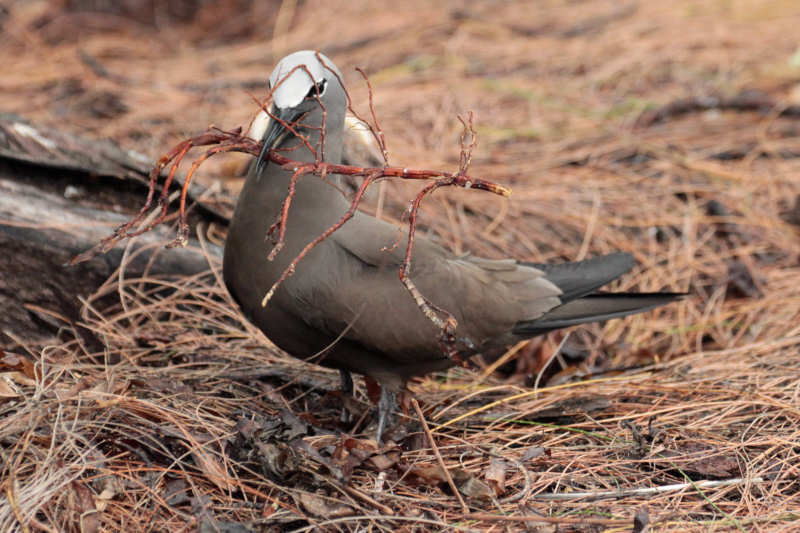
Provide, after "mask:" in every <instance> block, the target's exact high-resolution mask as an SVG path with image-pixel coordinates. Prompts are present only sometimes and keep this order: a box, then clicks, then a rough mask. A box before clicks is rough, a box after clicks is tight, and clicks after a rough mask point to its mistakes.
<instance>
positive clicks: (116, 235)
mask: <svg viewBox="0 0 800 533" xmlns="http://www.w3.org/2000/svg"><path fill="white" fill-rule="evenodd" d="M317 59H318V60H319V61H320V62H321V63H323V65H325V63H324V61H323V60H322V58H321V56H319V54H318V55H317ZM326 68H327V69H328V70H330V71H331V72H332V73H333V74H334V75H336V76H337V78H338V73H336V72H335V71H334V70H333V69H332V68H331V67H330V66H327V65H326ZM298 69H302V70H304V71H305V72H306V74H307V75H308V76H309V77H311V78H312V80H313V76H311V73H310V71H309V70H308V68H307V67H306V66H305V65H298V66H296V67H294V68H293V69H292V70H290V71H289V72H288V73H287V74H286V75H285V76H283V77H282V78H281V79H280V80H279V81H278V82H277V83H276V84H275V85H274V86H273V87H271V90H270V92H269V95H268V97H267V98H266V99H265V100H264V101H259V102H258V104H259V108H260V110H261V111H263V112H265V113H267V114H268V115H269V116H270V118H271V119H273V120H275V121H277V122H279V123H280V124H281V125H282V126H283V127H284V128H286V130H287V131H289V132H290V133H291V134H293V135H295V136H296V137H297V138H299V139H300V140H301V143H302V145H304V146H305V147H306V148H308V149H309V151H311V153H312V154H313V155H314V157H315V162H314V163H307V162H301V161H297V160H294V159H290V158H289V157H286V156H285V155H283V154H281V153H278V151H277V150H273V149H271V147H266V146H263V144H262V143H261V142H258V141H256V140H253V139H251V138H249V137H247V136H246V135H242V129H241V128H237V129H236V130H232V131H223V130H220V129H218V128H214V127H213V126H212V127H211V128H209V130H208V131H206V132H205V133H203V134H201V135H198V136H196V137H192V138H190V139H187V140H185V141H183V142H181V143H179V144H178V145H176V146H175V147H174V148H173V149H171V150H170V151H168V152H167V153H166V154H164V155H163V156H162V157H161V158H160V159H159V160H158V162H157V163H156V165H155V167H154V168H153V170H152V171H151V173H150V180H149V187H148V194H147V200H146V202H145V205H144V206H143V207H142V208H141V209H140V211H139V213H138V214H137V215H136V216H135V217H134V218H133V219H131V220H130V221H128V222H126V223H125V224H122V225H121V226H119V227H118V228H117V229H116V230H115V231H114V232H113V233H112V234H111V235H109V236H108V237H106V238H105V239H103V240H102V241H100V243H98V244H97V245H96V246H94V247H93V248H92V249H90V250H88V251H86V252H84V253H82V254H80V255H78V256H76V257H74V258H73V259H72V260H71V261H70V264H73V265H74V264H76V263H80V262H82V261H86V260H88V259H91V258H92V257H94V256H95V255H97V254H98V253H103V252H107V251H108V250H110V249H111V248H112V247H113V246H114V245H115V244H116V243H117V242H119V241H120V240H122V239H126V238H131V237H134V236H136V235H140V234H142V233H144V232H146V231H149V230H150V229H152V228H153V227H155V226H156V225H158V224H159V223H161V222H163V221H164V220H165V218H166V217H167V211H168V206H169V203H170V202H169V187H170V186H171V184H172V181H173V179H174V177H175V174H176V172H177V169H178V167H179V166H180V164H181V162H182V161H183V158H184V157H185V156H186V154H187V153H188V152H189V151H190V150H191V149H192V148H194V147H198V146H211V148H209V149H207V150H206V151H205V152H204V153H203V154H201V155H200V156H199V157H198V158H197V159H195V160H194V161H193V162H192V165H191V167H190V168H189V171H188V172H187V174H186V178H185V179H184V181H183V187H182V189H181V195H180V207H179V213H180V216H179V223H178V232H177V236H176V237H175V239H174V240H173V241H172V242H170V243H169V244H167V246H168V247H174V246H185V245H186V243H187V239H188V235H189V226H188V224H187V223H186V199H187V197H188V191H189V185H190V184H191V181H192V179H193V178H194V175H195V172H196V171H197V169H198V168H199V167H200V165H201V164H203V163H204V162H205V161H206V160H207V159H208V158H209V157H211V156H213V155H215V154H218V153H224V152H243V153H249V154H251V155H254V156H256V157H258V158H259V159H258V161H259V164H260V162H261V161H262V160H269V161H271V162H273V163H276V164H277V165H280V166H281V168H282V169H284V170H290V171H291V172H292V176H291V179H290V182H289V190H288V192H287V196H286V198H285V199H284V202H283V205H282V208H281V213H280V216H279V218H278V220H277V221H276V222H275V223H274V224H272V226H270V228H269V230H268V232H267V237H270V236H271V235H272V234H273V233H274V232H275V231H276V230H278V237H277V240H276V242H275V244H274V246H273V248H272V250H271V251H270V253H269V256H268V259H269V260H273V259H274V258H275V257H276V256H277V254H278V253H279V252H280V251H281V249H282V248H283V246H284V237H285V234H286V224H287V219H288V214H289V209H290V207H291V203H292V200H293V198H294V193H295V186H296V183H297V180H299V179H300V177H301V176H303V175H305V174H312V175H315V176H317V177H319V178H321V179H323V180H325V179H326V176H327V175H328V174H339V175H347V176H361V177H363V178H364V180H363V182H362V183H361V186H360V187H359V190H358V192H357V193H356V195H355V197H354V198H353V200H352V201H351V204H350V207H349V209H348V210H347V212H345V214H344V215H343V216H342V218H341V219H340V220H339V221H338V222H337V223H336V224H334V225H333V226H331V227H330V228H328V229H327V230H326V231H325V232H323V233H322V234H321V235H319V236H318V237H317V238H315V239H314V240H313V241H311V242H310V243H308V244H307V245H306V246H305V247H304V248H303V250H302V251H301V252H300V253H299V254H298V255H297V256H296V257H295V258H294V259H293V260H292V261H291V263H290V264H289V266H287V267H286V269H285V270H284V271H283V273H282V274H281V276H280V277H279V278H278V281H277V282H275V284H273V286H272V287H270V289H269V290H268V291H267V293H266V294H265V295H264V298H263V299H262V302H261V303H262V305H266V304H267V302H268V301H269V300H270V298H271V297H272V296H273V294H274V293H275V291H276V290H277V288H278V287H279V286H280V284H281V283H283V281H285V280H286V278H288V277H289V276H291V275H292V274H293V273H294V271H295V268H296V266H297V264H298V263H299V262H300V261H301V260H302V259H303V258H304V257H305V256H306V255H307V254H308V253H309V252H310V251H311V250H312V249H313V248H314V247H315V246H317V245H318V244H319V243H320V242H322V241H323V240H325V239H327V238H328V237H329V236H330V235H331V234H332V233H333V232H335V231H336V230H338V229H339V228H340V227H342V226H343V225H344V224H345V223H346V222H347V221H348V220H350V219H351V218H352V217H353V216H354V214H355V212H356V210H357V209H358V207H359V204H360V202H361V200H362V198H363V196H364V193H365V191H366V189H367V187H368V186H369V185H370V184H371V183H372V182H374V181H376V180H378V179H381V178H386V177H397V178H400V179H410V180H431V179H432V180H434V181H433V182H431V183H429V184H427V185H426V186H425V187H423V188H422V190H420V191H419V193H418V194H417V196H416V197H415V198H414V200H413V202H412V204H411V208H410V214H409V227H408V241H407V246H406V253H405V256H404V259H403V263H402V265H401V267H400V270H399V276H400V281H401V282H402V283H403V285H404V286H405V287H406V289H407V290H408V292H409V293H410V294H411V296H412V297H413V299H414V301H415V302H416V304H417V306H418V307H419V308H420V310H421V311H422V312H423V313H424V314H425V316H426V317H427V318H428V319H429V320H431V322H433V323H434V324H435V325H436V326H437V327H439V328H440V329H441V331H442V333H441V337H440V343H441V345H442V351H443V352H444V354H445V355H446V356H447V357H449V358H450V359H452V360H453V361H455V362H457V363H463V361H462V360H461V358H460V357H459V352H460V349H461V348H462V347H466V348H473V346H472V345H471V343H470V342H469V341H468V340H464V341H462V344H463V346H461V345H459V344H458V341H459V339H458V338H457V337H456V328H457V327H458V322H457V321H456V319H455V317H454V316H453V315H452V314H451V313H450V312H449V311H447V310H444V309H441V308H439V307H437V306H436V305H435V304H434V303H432V302H430V301H429V300H427V299H426V298H425V296H424V295H423V294H422V293H421V292H420V291H419V289H418V288H417V287H416V285H415V284H414V282H413V281H412V280H411V279H410V272H411V257H412V253H413V249H414V235H415V231H416V224H417V215H418V212H419V208H420V204H421V202H422V200H423V199H424V198H425V197H426V196H427V195H429V194H430V193H432V192H433V191H435V190H436V189H439V188H441V187H451V186H456V187H462V188H466V189H471V188H474V189H480V190H485V191H489V192H492V193H494V194H499V195H501V196H509V195H510V194H511V191H510V189H508V188H507V187H504V186H502V185H499V184H496V183H493V182H490V181H486V180H482V179H479V178H473V177H471V176H469V175H468V170H469V165H470V163H471V162H472V152H473V150H474V148H475V146H476V144H477V136H476V133H475V128H474V122H473V114H472V113H470V114H469V116H468V119H466V120H465V119H464V118H462V117H459V120H460V121H461V123H462V124H463V126H464V131H463V133H462V135H461V152H460V158H459V168H458V170H457V171H456V172H442V171H436V170H416V169H408V168H400V167H389V166H385V167H373V168H370V167H356V166H349V165H339V164H333V163H328V162H325V161H324V151H323V150H324V140H325V137H324V134H325V133H324V130H325V120H326V118H327V117H326V115H327V113H326V110H325V107H324V105H323V103H322V100H321V98H320V96H321V95H320V91H319V87H317V88H316V92H317V94H316V99H317V102H318V103H319V104H320V106H321V107H322V113H323V122H322V126H321V127H319V126H309V125H306V124H302V123H301V122H300V121H301V120H302V119H303V116H305V115H303V116H301V117H300V118H298V119H297V120H295V121H294V122H293V123H292V124H289V123H287V122H286V121H284V120H282V119H281V118H279V117H277V116H276V115H274V114H273V113H272V112H271V111H270V110H269V107H268V106H267V102H268V101H269V99H270V98H271V97H272V95H273V94H274V92H275V90H276V89H277V88H278V87H279V86H280V84H281V83H283V82H284V81H285V80H286V79H287V78H288V77H289V76H291V75H292V73H294V72H295V71H296V70H298ZM359 72H361V75H362V76H364V78H365V80H367V78H366V75H365V74H364V73H363V71H359ZM340 81H341V80H340ZM367 85H368V87H369V89H370V111H371V112H372V118H373V121H374V122H375V128H373V127H372V126H370V130H371V131H372V133H373V136H375V138H376V140H377V141H378V143H379V145H380V146H381V149H382V151H383V154H384V159H386V158H387V157H388V153H387V150H386V140H385V137H384V135H383V131H382V130H381V129H380V125H379V123H378V120H377V116H376V114H375V108H374V105H373V98H372V87H371V85H370V84H369V80H367ZM345 94H346V96H347V102H348V104H347V105H348V109H350V110H351V111H353V110H352V101H351V100H350V96H349V94H348V93H347V91H345ZM356 116H358V115H356ZM303 128H305V129H309V128H313V129H318V130H321V131H320V144H321V145H322V146H320V149H319V150H317V149H316V148H315V147H312V146H311V144H310V142H309V140H308V138H307V137H304V136H303V135H301V134H300V132H299V131H298V130H300V129H303ZM468 136H469V142H467V137H468ZM296 148H297V147H295V149H296ZM169 164H172V167H171V168H170V171H169V174H168V175H167V177H166V178H165V180H164V183H163V185H162V189H161V194H160V196H159V206H160V207H161V212H160V213H159V214H158V215H157V216H153V215H151V216H148V217H147V219H146V220H145V215H146V214H147V212H148V211H149V210H150V208H151V206H152V201H153V198H154V196H155V190H156V183H157V180H158V176H160V175H161V171H162V170H163V169H164V168H165V167H166V166H167V165H169ZM143 220H144V223H142V221H143ZM139 226H141V227H139ZM134 228H135V229H134ZM442 316H443V317H444V318H442Z"/></svg>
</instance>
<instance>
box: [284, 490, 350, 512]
mask: <svg viewBox="0 0 800 533" xmlns="http://www.w3.org/2000/svg"><path fill="white" fill-rule="evenodd" d="M297 499H298V501H299V503H300V506H301V507H302V508H303V509H305V511H306V512H307V513H308V514H310V515H312V516H315V517H317V518H339V517H342V516H350V515H352V514H353V508H352V507H350V506H348V505H344V504H341V503H338V502H335V500H330V499H329V498H324V497H322V496H320V495H318V494H313V493H311V492H301V493H300V495H299V496H298V497H297Z"/></svg>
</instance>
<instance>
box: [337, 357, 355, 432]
mask: <svg viewBox="0 0 800 533" xmlns="http://www.w3.org/2000/svg"><path fill="white" fill-rule="evenodd" d="M339 378H340V379H341V383H342V393H343V394H344V395H345V396H346V397H352V396H353V376H352V375H351V374H350V372H348V371H347V370H342V369H339ZM340 420H341V422H342V423H343V424H349V423H350V421H351V417H350V411H348V410H347V402H343V403H342V414H341V417H340Z"/></svg>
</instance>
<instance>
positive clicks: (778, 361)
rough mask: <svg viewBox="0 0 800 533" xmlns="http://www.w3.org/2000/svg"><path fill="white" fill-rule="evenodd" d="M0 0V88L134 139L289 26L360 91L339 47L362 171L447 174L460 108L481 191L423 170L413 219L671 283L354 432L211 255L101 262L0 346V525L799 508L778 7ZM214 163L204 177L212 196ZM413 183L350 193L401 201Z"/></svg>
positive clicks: (640, 523)
mask: <svg viewBox="0 0 800 533" xmlns="http://www.w3.org/2000/svg"><path fill="white" fill-rule="evenodd" d="M4 4H5V6H6V7H5V9H4V10H3V13H4V14H3V18H2V20H1V21H0V23H2V25H3V32H2V35H0V42H1V43H2V46H0V57H2V61H3V64H4V65H5V69H4V75H3V77H2V79H0V88H2V90H1V91H0V108H2V110H3V111H12V112H16V113H18V114H20V115H22V116H24V117H26V118H28V119H31V120H34V121H37V122H38V123H39V124H49V125H52V126H57V127H59V128H62V129H67V130H71V131H74V132H77V133H81V134H84V135H94V136H97V137H110V138H112V139H114V140H115V141H116V142H118V143H119V144H120V145H122V146H124V147H126V148H131V149H136V150H138V151H140V152H142V153H145V154H147V155H148V156H150V157H152V158H153V159H155V158H157V157H158V156H159V155H160V154H161V153H162V152H164V151H165V150H166V149H167V148H169V147H170V146H172V145H174V144H176V143H177V142H178V141H180V140H182V139H183V138H185V137H187V136H189V135H192V134H196V133H198V132H200V131H202V130H204V129H205V128H206V127H207V126H208V125H209V124H212V123H213V124H216V125H218V126H221V127H225V128H232V127H234V126H236V125H246V124H247V123H248V121H249V119H250V117H251V116H252V115H253V114H254V113H255V112H256V111H257V107H255V105H254V104H253V102H252V100H251V98H250V96H249V95H248V91H250V92H252V93H253V94H256V95H263V94H264V81H265V79H266V77H267V76H268V74H269V72H270V71H271V69H272V66H273V65H274V63H275V62H276V60H277V59H278V58H280V57H282V56H283V55H284V54H285V53H288V52H290V51H293V50H296V49H302V48H318V49H320V50H321V51H323V52H325V53H326V54H328V55H329V56H330V57H331V58H332V59H333V60H334V61H336V62H337V64H338V65H339V67H340V68H341V69H342V70H343V71H344V72H345V79H346V81H347V82H348V84H349V87H350V91H351V95H352V96H353V98H354V100H355V102H356V105H357V107H358V106H359V105H360V106H361V107H360V109H362V110H366V102H367V99H366V98H367V91H366V88H365V87H364V86H363V84H362V83H360V81H359V79H360V78H359V76H358V75H357V74H356V73H354V71H353V67H355V66H359V67H362V68H363V69H365V71H366V72H367V73H368V74H369V76H370V78H371V80H372V83H373V85H374V88H375V107H376V110H377V113H378V116H379V118H380V120H381V126H382V127H383V130H384V131H385V133H386V136H387V143H388V149H389V154H390V163H392V164H394V165H399V166H405V167H422V168H443V169H453V170H454V169H455V167H456V166H457V164H458V136H459V134H460V130H461V124H460V123H459V122H458V120H457V119H456V115H457V114H459V113H462V114H463V113H465V112H467V111H469V110H473V111H475V113H476V125H477V130H478V135H479V141H478V142H479V144H478V147H477V149H476V153H475V158H474V160H473V166H472V169H471V173H472V174H474V175H475V176H480V177H484V178H486V179H491V180H493V181H497V182H500V183H503V184H507V185H509V186H511V187H512V188H513V191H514V192H513V195H512V197H511V199H510V200H507V201H506V200H503V199H500V198H498V197H495V196H493V195H489V194H485V193H480V192H466V191H455V190H446V191H440V193H437V194H436V195H434V196H433V197H432V198H430V199H428V200H426V203H425V204H423V217H422V223H423V224H424V226H425V229H426V232H427V234H428V235H429V236H430V237H431V238H435V239H437V240H439V241H440V242H442V243H443V244H444V245H446V246H449V247H450V248H451V249H452V250H454V251H455V252H459V253H460V252H464V251H467V250H469V251H472V252H473V253H475V254H481V255H486V256H490V257H503V256H513V257H516V258H519V259H524V260H532V261H539V262H543V261H559V260H575V259H581V258H584V257H590V256H593V255H596V254H602V253H607V252H610V251H613V250H623V251H627V252H630V253H632V254H633V255H634V256H635V257H636V260H637V263H638V266H637V268H636V269H635V271H634V272H632V273H631V274H630V275H628V276H625V277H624V278H623V279H622V280H621V281H620V282H618V283H617V284H616V285H615V287H614V289H620V290H622V289H624V290H639V291H654V290H668V291H686V292H689V293H690V296H689V297H688V298H686V299H685V300H683V301H681V302H680V303H677V304H674V305H670V306H667V307H664V308H661V309H658V310H655V311H652V312H649V313H645V314H643V315H637V316H633V317H629V318H626V319H624V320H614V321H611V322H609V323H607V324H603V325H592V326H589V327H584V328H580V329H577V330H575V331H572V332H569V333H556V334H552V335H551V336H549V337H547V338H545V339H537V340H534V341H532V342H530V343H525V344H523V345H519V346H515V347H513V348H511V351H510V352H509V353H508V354H506V356H504V357H503V358H501V359H500V360H497V361H481V360H479V361H476V362H475V365H474V367H475V368H473V369H470V370H465V369H454V370H451V371H450V372H447V373H444V374H440V375H431V376H429V377H426V378H425V379H422V380H420V381H418V382H417V383H414V384H413V385H412V389H413V391H414V392H415V394H416V397H417V398H418V400H419V404H420V410H419V412H418V411H416V410H414V409H411V410H410V411H409V413H407V414H406V415H403V418H404V422H405V424H404V426H405V428H406V429H405V430H404V431H401V430H398V431H396V432H394V434H390V436H392V437H393V438H394V439H395V440H394V442H392V443H389V444H388V445H386V446H383V447H378V446H377V445H376V444H375V443H374V442H373V441H371V440H370V435H371V434H372V433H371V431H372V430H371V428H370V424H371V416H372V414H371V412H372V411H371V403H370V402H369V400H368V398H367V393H366V390H365V388H364V386H363V385H362V384H361V383H360V381H359V383H357V386H356V397H355V398H354V399H348V398H343V397H342V396H341V394H340V393H338V392H336V388H337V386H338V375H337V374H336V373H334V372H331V371H327V370H324V369H321V368H318V367H315V366H311V365H306V364H304V363H302V362H299V361H296V360H293V359H290V358H288V357H287V356H285V355H284V354H281V353H280V352H279V351H278V350H276V349H275V348H273V347H272V346H271V345H270V344H269V342H268V341H267V340H266V339H265V338H264V337H263V335H262V334H261V333H260V332H259V331H258V330H257V329H255V328H254V327H253V326H251V325H249V324H248V323H247V322H246V321H245V320H244V319H243V317H242V316H241V315H240V314H239V312H238V310H237V309H236V307H235V305H234V304H233V303H232V302H231V300H230V298H229V296H228V295H227V293H226V291H225V289H224V287H223V284H222V283H221V279H220V262H219V259H218V257H216V256H214V255H213V254H209V270H208V272H207V273H206V274H205V275H200V276H196V277H192V278H182V279H158V278H154V277H152V278H136V279H129V278H128V277H126V276H125V274H124V269H123V270H122V272H121V273H118V274H117V275H115V276H113V277H112V278H111V279H109V280H108V282H107V283H106V284H105V285H104V286H103V287H102V288H101V289H100V290H99V291H98V292H97V293H96V294H92V295H87V296H86V299H85V301H84V304H83V315H82V317H81V324H80V326H81V332H80V334H77V333H75V332H73V331H72V330H71V329H70V328H68V327H65V328H64V329H63V331H61V332H60V333H59V335H58V336H57V337H55V338H53V339H52V342H50V343H47V344H46V345H44V346H39V345H32V344H30V343H26V342H25V339H16V342H17V343H18V346H17V348H15V349H14V350H8V351H6V352H4V353H2V354H0V413H2V415H1V416H2V417H1V418H0V442H2V447H0V453H2V456H3V457H2V459H3V461H2V463H3V467H2V489H3V490H2V495H1V496H0V529H1V530H3V531H26V532H27V531H40V530H41V531H100V530H102V531H144V530H150V531H184V530H189V531H203V532H206V531H224V532H240V531H279V530H295V531H312V530H314V531H315V530H332V531H335V530H342V531H356V530H358V531H390V530H393V531H422V530H450V529H452V530H459V531H460V530H465V531H490V530H491V531H499V530H522V529H523V528H528V529H530V530H533V531H556V530H558V531H570V530H581V531H584V530H591V531H616V530H620V531H624V530H630V529H634V530H636V531H644V530H645V528H647V527H649V528H651V529H652V530H654V531H686V530H691V531H694V530H702V531H730V530H742V531H753V530H756V531H793V530H795V529H796V528H797V527H798V526H797V523H798V521H799V520H800V479H798V475H799V474H800V467H798V465H799V464H800V459H799V458H798V455H799V454H800V426H798V420H800V262H799V259H800V199H798V195H800V48H798V45H800V42H798V40H797V38H796V36H797V27H798V26H799V25H800V10H798V8H797V6H796V2H794V1H792V0H785V1H780V0H774V1H770V2H763V1H759V0H741V1H735V2H690V1H683V0H678V1H676V2H669V3H663V2H660V3H657V2H636V1H631V2H612V1H593V2H570V1H548V2H531V3H528V4H521V3H490V2H487V3H463V2H458V1H452V2H441V3H438V4H437V5H436V6H435V7H434V6H433V5H432V4H429V3H427V2H410V3H406V4H404V5H400V4H395V5H393V6H392V8H391V9H385V8H381V7H380V6H377V5H374V4H373V3H370V2H357V3H352V2H338V1H334V2H330V1H329V2H314V1H308V2H294V1H288V0H287V1H284V2H282V3H280V2H279V3H268V2H264V3H255V2H254V3H253V5H251V4H250V3H249V2H247V1H241V2H221V1H220V2H199V1H195V2H191V1H189V0H185V1H179V0H175V1H171V2H164V3H155V5H156V7H153V5H154V4H152V3H148V2H142V3H141V4H143V7H142V6H139V7H138V8H136V9H134V8H133V7H131V6H135V5H136V4H138V3H137V2H125V3H121V4H119V5H117V6H115V7H111V8H108V9H107V10H106V11H87V10H88V9H96V8H97V7H98V6H101V7H102V6H106V4H103V3H94V2H80V1H67V2H53V3H50V2H42V1H36V2H22V1H18V2H14V1H12V2H5V3H4ZM148 6H149V9H150V11H148ZM106 7H107V6H106ZM126 10H128V11H126ZM240 164H241V159H239V160H234V159H233V158H227V159H225V160H224V161H223V159H222V158H220V159H219V160H218V161H212V162H210V163H209V165H207V166H206V167H204V168H205V174H204V176H203V179H204V180H205V183H206V184H208V185H210V186H213V187H216V190H218V191H223V192H222V194H227V195H229V197H230V198H231V199H233V198H235V192H236V190H237V187H238V186H239V184H240V180H239V179H236V178H231V177H230V176H231V175H233V174H234V172H233V171H232V169H234V168H235V167H236V166H237V165H240ZM416 187H418V185H412V186H409V185H406V184H403V185H397V186H395V185H394V184H389V186H387V187H385V188H384V189H383V190H382V191H381V193H380V195H379V198H378V201H377V203H378V204H381V205H380V207H375V206H373V207H372V208H374V209H381V210H382V212H383V215H384V216H386V217H390V218H398V219H399V217H400V215H401V211H402V207H404V206H405V205H406V203H405V202H406V200H407V198H408V195H409V194H413V191H414V190H415V189H416ZM131 207H132V208H134V207H135V206H131ZM219 232H220V229H219V228H216V229H215V231H214V232H211V233H206V234H203V233H201V234H200V235H201V237H204V238H206V239H207V240H209V241H215V240H218V239H219V236H218V235H219ZM201 242H202V240H201ZM152 253H169V251H164V250H154V251H152ZM109 301H111V302H112V303H111V304H109ZM56 318H57V317H56ZM388 318H389V317H387V319H388ZM341 406H344V407H345V408H346V409H347V410H348V411H349V412H350V413H351V414H352V415H353V416H352V422H350V423H349V424H342V423H341V422H340V418H339V416H340V408H341ZM420 413H421V414H422V415H423V417H422V419H421V418H420V416H419V414H420ZM423 420H424V422H423ZM426 429H427V430H429V431H430V432H431V433H432V435H433V443H434V445H433V446H432V445H431V442H430V440H429V439H428V438H427V436H426ZM442 466H444V468H443V467H442ZM454 489H455V490H454Z"/></svg>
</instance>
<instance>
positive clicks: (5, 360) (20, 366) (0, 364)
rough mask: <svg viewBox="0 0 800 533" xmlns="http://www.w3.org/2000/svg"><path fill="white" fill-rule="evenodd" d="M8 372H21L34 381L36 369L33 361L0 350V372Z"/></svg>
mask: <svg viewBox="0 0 800 533" xmlns="http://www.w3.org/2000/svg"><path fill="white" fill-rule="evenodd" d="M8 370H15V371H17V372H22V373H23V374H25V376H26V377H27V378H28V379H32V380H35V379H36V367H35V365H34V364H33V361H31V360H30V359H28V358H27V357H23V356H22V355H19V354H15V353H12V352H6V351H3V350H2V349H0V371H2V372H5V371H8Z"/></svg>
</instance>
